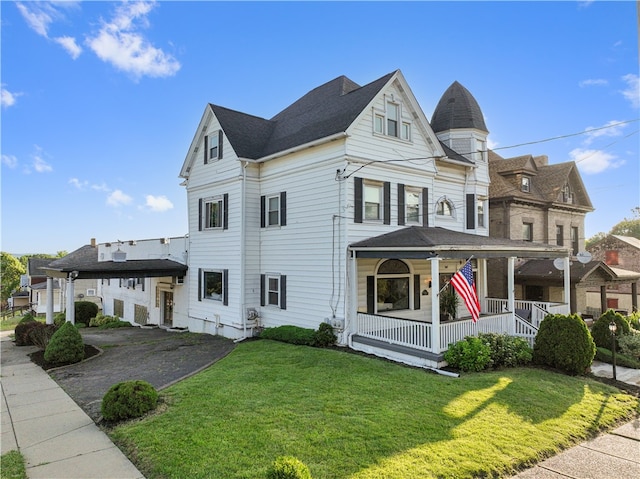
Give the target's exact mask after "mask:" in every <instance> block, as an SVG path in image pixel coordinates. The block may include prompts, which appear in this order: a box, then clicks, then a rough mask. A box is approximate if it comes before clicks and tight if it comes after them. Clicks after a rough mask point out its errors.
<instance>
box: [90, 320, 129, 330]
mask: <svg viewBox="0 0 640 479" xmlns="http://www.w3.org/2000/svg"><path fill="white" fill-rule="evenodd" d="M132 327H133V325H132V324H131V323H130V322H129V321H121V320H119V319H118V320H116V321H109V322H108V323H104V324H103V325H102V326H100V327H99V328H98V329H115V328H132Z"/></svg>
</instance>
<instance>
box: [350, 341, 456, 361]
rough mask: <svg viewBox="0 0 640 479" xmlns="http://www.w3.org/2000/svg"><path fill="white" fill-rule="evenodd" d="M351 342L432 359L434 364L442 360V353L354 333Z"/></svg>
mask: <svg viewBox="0 0 640 479" xmlns="http://www.w3.org/2000/svg"><path fill="white" fill-rule="evenodd" d="M351 341H352V342H353V343H360V344H364V345H366V346H370V347H373V348H379V349H385V350H387V351H392V352H394V353H399V354H403V355H406V356H413V357H415V358H420V359H426V360H427V361H433V362H434V363H436V364H440V363H442V362H444V354H443V353H440V354H436V353H432V352H430V351H423V350H422V349H414V348H410V347H408V346H401V345H399V344H391V343H387V342H385V341H380V340H378V339H371V338H367V337H365V336H359V335H357V334H354V335H353V336H352V338H351Z"/></svg>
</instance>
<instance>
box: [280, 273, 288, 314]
mask: <svg viewBox="0 0 640 479" xmlns="http://www.w3.org/2000/svg"><path fill="white" fill-rule="evenodd" d="M280 309H287V276H286V275H284V274H283V275H281V276H280Z"/></svg>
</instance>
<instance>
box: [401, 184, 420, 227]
mask: <svg viewBox="0 0 640 479" xmlns="http://www.w3.org/2000/svg"><path fill="white" fill-rule="evenodd" d="M404 200H405V211H406V213H405V214H406V221H407V223H420V218H421V216H420V204H421V203H422V201H421V198H420V190H417V189H412V188H407V189H406V190H405V199H404Z"/></svg>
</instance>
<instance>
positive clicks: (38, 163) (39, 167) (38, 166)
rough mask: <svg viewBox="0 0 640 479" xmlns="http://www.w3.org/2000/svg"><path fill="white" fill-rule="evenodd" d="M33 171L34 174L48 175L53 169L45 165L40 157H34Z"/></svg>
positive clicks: (47, 164)
mask: <svg viewBox="0 0 640 479" xmlns="http://www.w3.org/2000/svg"><path fill="white" fill-rule="evenodd" d="M32 166H33V169H34V170H36V173H49V172H51V171H53V167H52V166H51V165H50V164H49V163H47V162H46V161H45V160H44V159H43V158H42V157H41V156H40V155H34V157H33V165H32Z"/></svg>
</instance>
